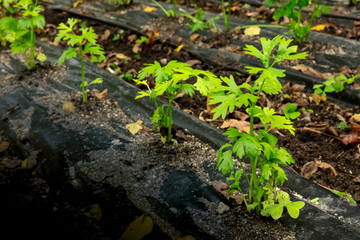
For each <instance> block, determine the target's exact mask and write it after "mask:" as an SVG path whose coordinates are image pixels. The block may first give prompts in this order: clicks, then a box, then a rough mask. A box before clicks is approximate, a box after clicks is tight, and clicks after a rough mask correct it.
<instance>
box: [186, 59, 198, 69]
mask: <svg viewBox="0 0 360 240" xmlns="http://www.w3.org/2000/svg"><path fill="white" fill-rule="evenodd" d="M186 63H187V64H189V65H190V67H193V66H194V65H197V64H201V61H200V60H198V59H191V60H188V61H186Z"/></svg>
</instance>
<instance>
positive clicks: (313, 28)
mask: <svg viewBox="0 0 360 240" xmlns="http://www.w3.org/2000/svg"><path fill="white" fill-rule="evenodd" d="M329 26H330V24H320V25H316V26H313V27H311V30H313V31H322V30H324V29H325V28H326V27H329Z"/></svg>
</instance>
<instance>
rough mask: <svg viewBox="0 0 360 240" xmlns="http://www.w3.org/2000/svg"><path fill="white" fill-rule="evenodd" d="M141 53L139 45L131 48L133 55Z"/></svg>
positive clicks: (136, 44)
mask: <svg viewBox="0 0 360 240" xmlns="http://www.w3.org/2000/svg"><path fill="white" fill-rule="evenodd" d="M140 51H141V43H135V45H134V47H133V48H132V52H133V53H139V52H140Z"/></svg>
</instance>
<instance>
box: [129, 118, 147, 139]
mask: <svg viewBox="0 0 360 240" xmlns="http://www.w3.org/2000/svg"><path fill="white" fill-rule="evenodd" d="M142 123H143V121H141V120H140V119H139V120H137V121H136V122H135V123H129V124H126V126H125V128H126V129H127V130H128V131H129V132H130V133H131V134H132V135H135V134H136V133H138V132H139V131H140V130H141V129H142V128H143V127H142V126H141V124H142Z"/></svg>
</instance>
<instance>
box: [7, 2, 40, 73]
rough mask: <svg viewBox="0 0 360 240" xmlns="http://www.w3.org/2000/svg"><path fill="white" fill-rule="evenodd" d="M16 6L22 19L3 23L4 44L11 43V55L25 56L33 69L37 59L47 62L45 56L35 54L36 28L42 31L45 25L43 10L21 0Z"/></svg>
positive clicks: (8, 20)
mask: <svg viewBox="0 0 360 240" xmlns="http://www.w3.org/2000/svg"><path fill="white" fill-rule="evenodd" d="M14 6H15V7H16V8H17V9H19V10H21V13H22V17H21V18H20V19H16V18H13V17H8V18H5V19H4V20H2V21H1V23H2V25H1V27H0V32H1V35H2V43H3V44H6V42H10V43H11V44H10V47H11V54H19V53H20V54H24V57H25V61H26V66H27V68H28V69H33V68H34V67H35V58H37V59H38V60H40V61H45V60H46V56H45V55H44V54H42V53H36V52H35V39H36V35H35V28H41V29H42V28H44V25H45V18H44V16H43V15H41V14H40V11H41V9H42V8H41V6H38V5H37V1H35V2H33V1H32V0H20V1H19V2H18V3H17V4H16V5H14Z"/></svg>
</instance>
